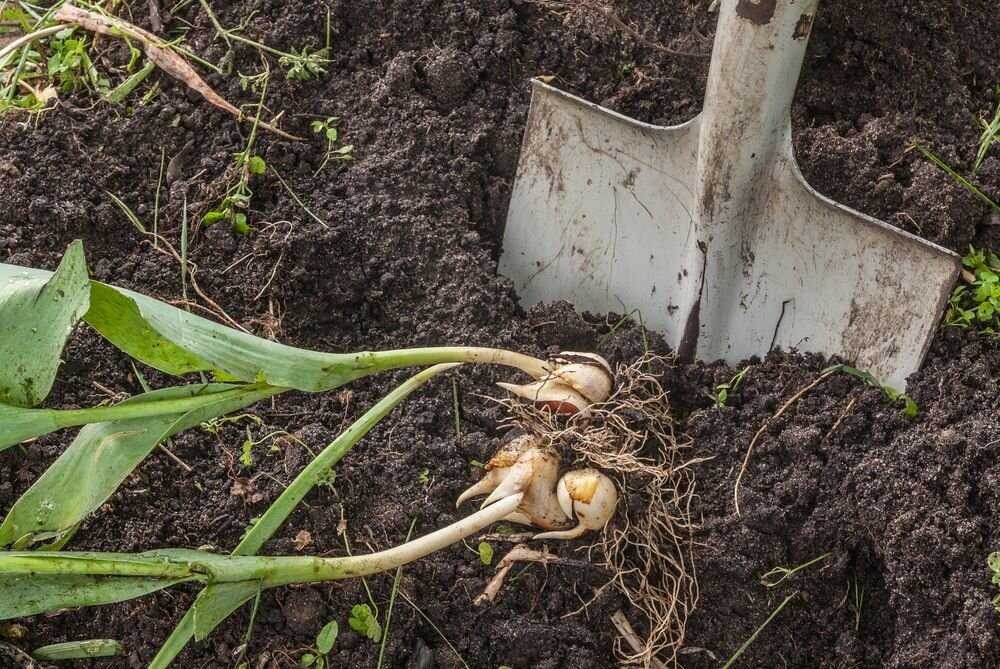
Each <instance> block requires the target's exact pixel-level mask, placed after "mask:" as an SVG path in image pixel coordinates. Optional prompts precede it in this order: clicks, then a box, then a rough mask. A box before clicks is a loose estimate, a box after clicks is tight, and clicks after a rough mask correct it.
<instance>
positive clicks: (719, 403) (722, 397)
mask: <svg viewBox="0 0 1000 669" xmlns="http://www.w3.org/2000/svg"><path fill="white" fill-rule="evenodd" d="M749 371H750V367H749V366H747V367H744V368H743V369H741V370H740V371H739V372H737V373H736V374H735V375H733V378H731V379H729V381H728V382H727V383H720V384H719V385H717V386H716V387H715V394H714V395H710V397H711V398H712V401H713V402H714V403H715V406H716V408H717V409H721V408H722V407H724V406H726V402H727V401H728V400H729V393H731V392H734V391H735V390H736V389H737V388H739V387H740V384H741V383H743V377H745V376H746V375H747V372H749Z"/></svg>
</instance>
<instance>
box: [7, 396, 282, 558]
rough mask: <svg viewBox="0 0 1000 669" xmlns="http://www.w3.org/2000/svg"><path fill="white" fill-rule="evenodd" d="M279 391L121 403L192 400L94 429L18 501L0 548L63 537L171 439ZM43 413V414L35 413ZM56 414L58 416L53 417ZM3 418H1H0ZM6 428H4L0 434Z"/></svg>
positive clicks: (140, 398)
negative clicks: (180, 407) (167, 411)
mask: <svg viewBox="0 0 1000 669" xmlns="http://www.w3.org/2000/svg"><path fill="white" fill-rule="evenodd" d="M276 390H277V389H274V388H268V387H264V388H262V387H259V386H233V385H226V384H208V385H190V386H181V387H175V388H165V389H163V390H156V391H153V392H149V393H143V394H141V395H137V396H135V397H132V398H130V399H128V400H126V401H124V402H122V403H121V405H119V406H121V407H130V406H131V407H136V406H140V405H144V404H149V403H155V402H162V401H169V400H194V401H195V402H196V403H197V405H196V406H193V407H188V408H187V409H186V410H185V411H183V412H175V413H170V414H165V415H161V416H153V417H145V418H136V419H132V420H120V421H113V422H105V423H93V424H90V425H87V426H86V427H85V428H83V429H82V430H81V431H80V434H79V435H77V437H76V439H74V440H73V443H72V444H70V446H69V448H67V449H66V450H65V451H64V452H63V453H62V455H60V456H59V458H58V459H57V460H56V461H55V462H54V463H53V464H52V465H51V466H50V467H49V468H48V469H47V470H45V472H44V473H43V474H42V475H41V476H40V477H39V478H38V480H36V481H35V483H34V484H33V485H32V486H31V487H30V488H29V489H28V490H27V491H26V492H25V493H24V494H23V495H22V496H21V498H20V499H18V500H17V501H16V502H15V503H14V506H13V507H12V508H11V509H10V511H9V512H8V514H7V517H6V518H5V519H4V522H3V524H2V525H0V547H2V546H10V545H12V544H15V543H17V544H18V545H21V546H25V545H27V544H26V543H25V541H27V542H28V543H32V542H35V541H41V540H43V539H46V538H50V537H52V536H56V537H61V536H62V535H63V534H64V533H66V532H70V531H72V529H73V528H74V527H75V526H76V525H77V524H79V523H80V522H81V521H82V520H84V519H85V518H86V517H87V516H88V515H90V514H91V513H93V512H94V511H96V510H97V509H98V508H100V506H101V505H102V504H104V502H106V501H107V500H108V498H109V497H110V496H111V495H112V494H113V493H114V491H115V490H116V489H117V488H118V486H119V485H121V483H122V481H124V480H125V479H126V478H127V477H128V475H129V474H130V473H131V472H132V471H133V470H134V469H135V468H136V466H138V464H139V463H140V462H142V460H143V459H145V457H146V456H147V455H149V453H150V451H152V450H153V448H154V447H155V446H156V444H158V443H159V442H161V441H163V440H164V439H166V438H167V437H170V436H172V435H174V434H177V433H178V432H182V431H184V430H187V429H189V428H191V427H194V426H196V425H199V424H201V423H202V422H204V421H206V420H209V419H211V418H215V417H217V416H222V415H225V414H227V413H230V412H232V411H235V410H237V409H241V408H243V407H245V406H248V405H250V404H253V403H254V402H257V401H259V400H261V399H263V398H265V397H269V396H271V395H274V394H275V392H276ZM35 411H39V410H35ZM53 413H58V412H53ZM0 415H2V412H0ZM5 428H6V425H3V426H0V431H3V430H5Z"/></svg>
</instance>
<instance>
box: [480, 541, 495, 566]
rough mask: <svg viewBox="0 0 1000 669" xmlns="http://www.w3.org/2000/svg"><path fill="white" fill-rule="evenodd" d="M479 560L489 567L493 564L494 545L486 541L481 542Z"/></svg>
mask: <svg viewBox="0 0 1000 669" xmlns="http://www.w3.org/2000/svg"><path fill="white" fill-rule="evenodd" d="M479 561H480V562H482V563H483V564H484V565H486V566H487V567H489V566H490V565H491V564H493V546H491V545H490V544H489V543H488V542H486V541H480V542H479Z"/></svg>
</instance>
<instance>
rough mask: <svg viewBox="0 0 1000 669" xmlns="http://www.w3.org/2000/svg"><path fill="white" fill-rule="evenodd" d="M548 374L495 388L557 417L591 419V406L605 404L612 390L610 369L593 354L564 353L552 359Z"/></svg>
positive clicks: (605, 361) (601, 359) (612, 381)
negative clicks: (532, 403)
mask: <svg viewBox="0 0 1000 669" xmlns="http://www.w3.org/2000/svg"><path fill="white" fill-rule="evenodd" d="M548 368H549V372H548V374H546V375H545V376H543V377H542V378H540V379H538V380H537V381H535V382H534V383H528V384H524V385H515V384H513V383H498V384H497V385H498V386H500V387H501V388H503V389H504V390H507V391H509V392H511V393H513V394H514V395H517V396H518V397H523V398H524V399H526V400H529V401H531V402H534V403H535V405H536V406H540V407H546V408H548V409H550V410H551V411H553V412H554V413H557V414H563V415H580V416H583V417H585V418H586V417H589V416H590V405H591V404H598V403H600V402H605V401H607V399H608V398H609V397H611V393H612V391H613V390H614V384H615V376H614V373H613V372H612V371H611V365H609V364H608V361H607V360H605V359H604V358H602V357H601V356H599V355H597V354H594V353H574V352H572V351H567V352H565V353H560V354H559V355H557V356H555V357H553V358H552V359H551V360H550V361H549V363H548Z"/></svg>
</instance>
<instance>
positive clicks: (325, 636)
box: [299, 620, 340, 669]
mask: <svg viewBox="0 0 1000 669" xmlns="http://www.w3.org/2000/svg"><path fill="white" fill-rule="evenodd" d="M339 634H340V626H339V625H338V624H337V621H336V620H332V621H330V622H328V623H327V624H326V625H324V626H323V629H321V630H320V632H319V634H317V635H316V648H315V649H314V650H315V651H316V652H315V653H305V654H304V655H302V657H300V658H299V666H300V667H315V669H324V668H325V667H326V665H327V655H328V654H329V653H330V651H332V650H333V646H334V644H335V643H336V642H337V636H338V635H339Z"/></svg>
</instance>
